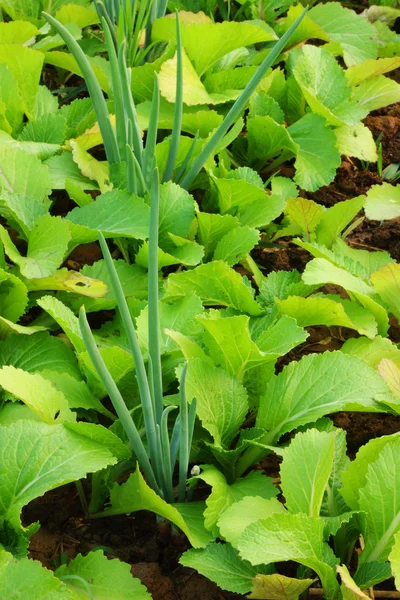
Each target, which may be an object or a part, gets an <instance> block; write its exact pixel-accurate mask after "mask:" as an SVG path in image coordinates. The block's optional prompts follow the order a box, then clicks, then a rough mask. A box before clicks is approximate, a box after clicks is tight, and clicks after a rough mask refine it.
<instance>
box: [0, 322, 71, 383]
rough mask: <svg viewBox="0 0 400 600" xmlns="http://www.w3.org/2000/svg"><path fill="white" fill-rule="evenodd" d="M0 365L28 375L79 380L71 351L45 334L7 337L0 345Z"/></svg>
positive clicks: (56, 339)
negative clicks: (56, 373) (62, 375)
mask: <svg viewBox="0 0 400 600" xmlns="http://www.w3.org/2000/svg"><path fill="white" fill-rule="evenodd" d="M0 365H1V366H4V365H12V366H13V367H16V368H18V369H22V370H24V371H28V372H29V373H36V372H38V373H40V372H41V371H44V370H45V369H47V370H50V371H59V372H60V373H68V374H69V375H71V376H72V377H74V378H75V379H78V380H80V379H81V375H80V371H79V368H78V363H77V361H76V358H75V355H74V353H73V351H72V350H71V348H69V347H68V346H67V345H66V344H65V343H64V342H62V341H61V340H60V339H58V338H56V337H53V336H50V335H49V334H48V333H37V334H35V335H12V336H10V337H9V338H7V339H6V340H5V341H4V342H1V344H0Z"/></svg>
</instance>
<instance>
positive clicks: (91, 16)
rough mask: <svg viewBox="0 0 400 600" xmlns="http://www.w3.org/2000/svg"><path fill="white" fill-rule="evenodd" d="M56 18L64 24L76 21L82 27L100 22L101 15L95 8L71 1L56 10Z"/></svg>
mask: <svg viewBox="0 0 400 600" xmlns="http://www.w3.org/2000/svg"><path fill="white" fill-rule="evenodd" d="M55 18H56V19H57V21H60V23H62V24H63V25H66V24H68V23H75V24H76V25H78V26H79V27H80V28H81V29H84V28H85V27H88V25H96V24H97V23H98V22H99V17H98V15H97V12H96V11H95V10H94V8H91V7H90V6H81V5H79V4H78V3H75V4H74V3H69V2H68V3H67V4H63V5H62V6H61V8H60V9H59V10H58V11H57V12H56V14H55Z"/></svg>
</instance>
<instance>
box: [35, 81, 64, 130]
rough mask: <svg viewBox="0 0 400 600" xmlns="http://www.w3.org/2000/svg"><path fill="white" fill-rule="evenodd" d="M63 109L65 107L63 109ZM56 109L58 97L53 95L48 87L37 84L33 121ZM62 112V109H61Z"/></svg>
mask: <svg viewBox="0 0 400 600" xmlns="http://www.w3.org/2000/svg"><path fill="white" fill-rule="evenodd" d="M64 110H65V109H64ZM57 111H58V99H57V97H56V96H54V95H53V94H52V93H51V91H50V90H49V88H48V87H46V86H45V85H39V89H38V91H37V94H36V101H35V116H34V118H35V121H36V120H37V119H40V118H41V117H42V116H43V115H46V114H47V113H55V112H57ZM61 112H62V114H64V113H63V111H62V109H61Z"/></svg>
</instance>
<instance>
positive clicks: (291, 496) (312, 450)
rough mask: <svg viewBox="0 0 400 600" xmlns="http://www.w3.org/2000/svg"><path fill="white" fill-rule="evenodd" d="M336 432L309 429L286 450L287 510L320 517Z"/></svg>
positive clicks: (283, 474) (283, 473)
mask: <svg viewBox="0 0 400 600" xmlns="http://www.w3.org/2000/svg"><path fill="white" fill-rule="evenodd" d="M335 437H336V434H335V432H331V433H326V432H324V431H318V430H317V429H308V430H307V431H305V432H304V433H298V434H297V435H296V436H295V438H294V439H293V440H292V442H291V443H290V446H289V447H288V448H285V450H284V454H283V462H282V465H281V469H280V474H281V486H282V493H283V495H284V496H285V500H286V508H287V509H288V510H289V512H292V513H304V514H306V515H309V516H310V517H318V516H319V513H320V510H321V505H322V499H323V496H324V492H325V489H326V486H327V484H328V480H329V476H330V474H331V470H332V466H333V458H334V451H335Z"/></svg>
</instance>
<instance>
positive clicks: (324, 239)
mask: <svg viewBox="0 0 400 600" xmlns="http://www.w3.org/2000/svg"><path fill="white" fill-rule="evenodd" d="M340 129H342V128H341V127H339V128H338V129H336V132H337V131H339V130H340ZM374 145H375V142H374ZM363 205H364V197H363V196H359V197H357V198H352V199H351V200H344V201H343V202H338V203H337V204H335V205H334V206H331V207H330V208H328V210H326V211H325V212H324V214H323V215H322V217H321V219H320V221H319V223H318V226H317V230H316V239H317V242H318V243H319V244H323V245H324V246H326V247H327V248H331V247H332V244H333V242H334V241H335V239H336V238H337V237H338V236H339V235H340V233H341V232H342V231H343V229H344V228H345V227H347V225H348V224H349V223H351V221H352V220H353V219H354V217H355V216H356V215H357V214H358V213H359V212H360V210H361V209H362V207H363Z"/></svg>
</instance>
